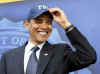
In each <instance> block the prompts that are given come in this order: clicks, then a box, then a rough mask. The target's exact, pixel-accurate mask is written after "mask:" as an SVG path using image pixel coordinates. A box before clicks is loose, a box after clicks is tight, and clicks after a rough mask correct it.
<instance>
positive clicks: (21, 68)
mask: <svg viewBox="0 0 100 74" xmlns="http://www.w3.org/2000/svg"><path fill="white" fill-rule="evenodd" d="M52 21H56V23H57V24H59V25H60V26H61V27H62V28H63V29H64V30H65V32H66V36H68V38H69V40H70V42H71V44H72V45H73V46H74V47H75V49H76V51H72V48H71V47H70V46H69V45H68V44H62V43H59V44H54V45H52V44H50V43H48V41H47V38H48V37H49V35H50V34H51V31H52ZM24 24H25V28H26V29H27V30H29V31H30V32H29V33H30V38H29V41H28V42H27V43H26V44H25V45H24V46H22V47H19V48H16V49H14V50H11V51H9V52H6V53H4V54H3V56H2V59H1V61H0V74H68V73H69V72H72V71H76V70H79V69H82V68H85V67H88V66H89V65H91V64H94V63H95V62H96V53H95V50H94V49H93V48H92V46H91V45H90V44H89V42H88V41H87V39H86V38H85V37H84V36H83V35H82V34H81V33H80V32H79V30H78V29H77V28H76V27H74V26H73V25H72V24H71V23H70V22H69V21H68V19H67V17H66V15H65V13H64V12H63V11H62V10H61V9H59V8H49V9H48V8H47V7H46V6H45V5H42V6H38V5H37V6H36V7H33V8H32V9H31V11H30V13H29V16H28V18H27V19H26V20H25V21H24Z"/></svg>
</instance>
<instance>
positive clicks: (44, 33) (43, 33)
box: [39, 32, 47, 35]
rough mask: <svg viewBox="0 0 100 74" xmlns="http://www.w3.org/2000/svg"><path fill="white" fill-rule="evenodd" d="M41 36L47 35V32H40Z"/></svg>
mask: <svg viewBox="0 0 100 74" xmlns="http://www.w3.org/2000/svg"><path fill="white" fill-rule="evenodd" d="M39 33H40V34H41V35H46V34H47V32H39Z"/></svg>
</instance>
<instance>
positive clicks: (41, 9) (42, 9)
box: [27, 4, 48, 19]
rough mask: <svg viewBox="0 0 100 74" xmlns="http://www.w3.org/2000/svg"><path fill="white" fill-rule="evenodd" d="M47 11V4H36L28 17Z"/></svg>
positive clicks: (34, 16)
mask: <svg viewBox="0 0 100 74" xmlns="http://www.w3.org/2000/svg"><path fill="white" fill-rule="evenodd" d="M46 11H48V5H47V4H34V6H33V7H32V8H31V9H30V12H29V15H28V17H27V19H31V18H36V17H37V16H39V15H41V14H42V13H44V12H46Z"/></svg>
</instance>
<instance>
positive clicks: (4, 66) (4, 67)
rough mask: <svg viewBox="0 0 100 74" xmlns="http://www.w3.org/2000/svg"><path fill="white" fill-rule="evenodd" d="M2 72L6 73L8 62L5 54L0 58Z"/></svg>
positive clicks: (0, 70) (0, 72) (2, 73)
mask: <svg viewBox="0 0 100 74" xmlns="http://www.w3.org/2000/svg"><path fill="white" fill-rule="evenodd" d="M0 74H6V62H5V57H4V55H3V56H2V57H1V59H0Z"/></svg>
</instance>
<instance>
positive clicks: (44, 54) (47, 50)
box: [37, 42, 53, 74]
mask: <svg viewBox="0 0 100 74" xmlns="http://www.w3.org/2000/svg"><path fill="white" fill-rule="evenodd" d="M52 56H53V52H52V46H51V45H50V44H49V43H48V42H46V44H45V45H44V47H43V48H42V50H41V53H40V59H39V63H38V69H37V74H42V72H43V71H44V69H45V68H46V66H47V64H48V62H49V60H50V58H51V57H52Z"/></svg>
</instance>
